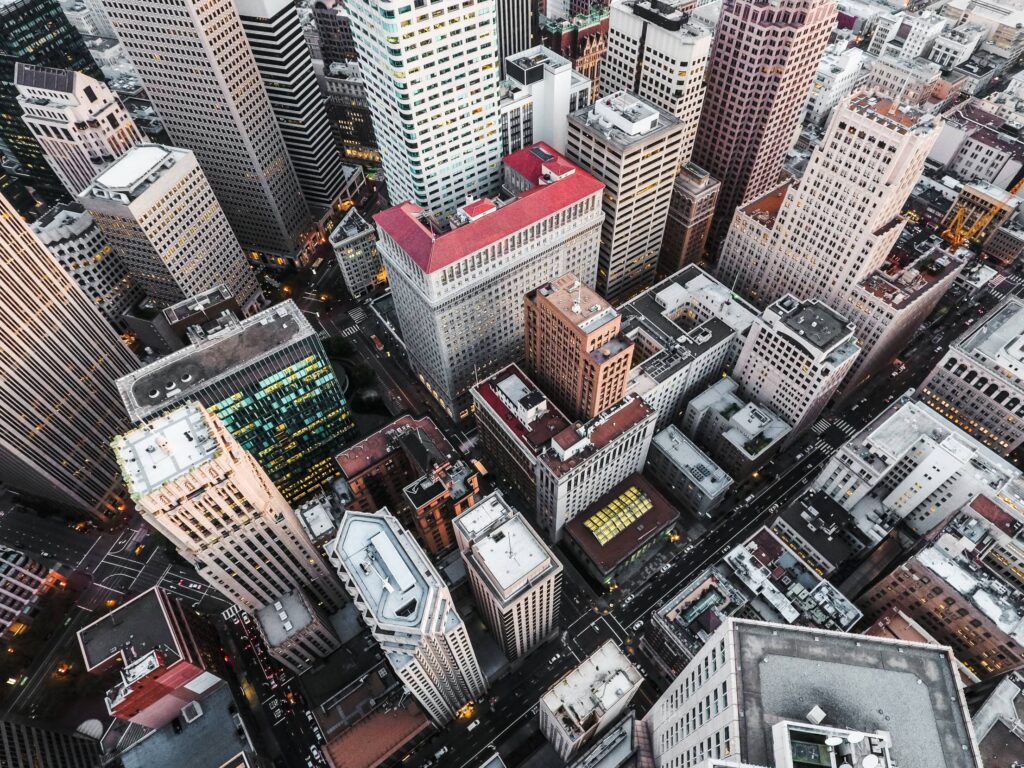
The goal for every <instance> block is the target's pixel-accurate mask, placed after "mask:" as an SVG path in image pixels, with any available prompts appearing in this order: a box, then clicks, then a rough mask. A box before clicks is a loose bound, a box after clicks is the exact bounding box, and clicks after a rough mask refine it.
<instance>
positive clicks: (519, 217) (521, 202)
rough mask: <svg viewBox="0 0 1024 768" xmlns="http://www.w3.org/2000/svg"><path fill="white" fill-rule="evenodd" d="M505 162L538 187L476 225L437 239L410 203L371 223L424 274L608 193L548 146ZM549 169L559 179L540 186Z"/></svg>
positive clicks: (383, 213) (420, 211) (517, 154)
mask: <svg viewBox="0 0 1024 768" xmlns="http://www.w3.org/2000/svg"><path fill="white" fill-rule="evenodd" d="M535 148H536V149H539V150H540V151H541V152H543V153H546V154H549V155H551V156H552V159H551V160H547V161H545V160H544V159H543V157H541V156H540V155H538V154H537V153H535V152H533V150H534V149H535ZM504 163H505V165H506V166H508V167H509V168H510V169H512V170H513V171H515V172H516V173H518V174H519V175H520V176H522V177H524V178H525V179H526V180H527V181H529V182H530V183H532V184H534V185H535V186H534V187H533V188H531V189H528V190H526V191H525V192H523V193H520V194H519V195H518V196H517V197H516V199H515V200H513V201H511V202H509V203H507V204H505V205H503V206H501V207H500V208H498V209H497V210H496V211H494V212H493V213H490V214H488V215H487V216H483V217H482V218H480V219H477V220H476V221H471V222H469V223H468V224H463V225H462V226H460V227H456V228H455V229H452V230H450V231H448V232H444V233H442V234H434V233H432V232H431V231H430V229H429V228H428V227H426V226H425V225H424V224H423V223H421V222H420V220H419V217H420V216H421V215H423V214H424V210H423V209H422V208H420V207H419V206H418V205H416V204H415V203H411V202H404V203H402V204H401V205H397V206H395V207H394V208H389V209H388V210H386V211H381V212H380V213H378V214H377V215H376V216H374V217H373V220H374V221H375V222H376V223H377V226H379V227H380V228H381V230H383V231H384V232H387V233H388V235H390V236H391V238H392V239H393V240H394V241H395V242H396V243H397V244H398V246H399V247H400V248H401V249H402V250H403V251H405V252H406V253H407V254H408V255H409V257H410V258H411V259H412V260H413V261H414V262H416V264H417V265H419V267H420V269H422V270H423V271H424V272H436V271H437V270H439V269H443V268H444V267H447V266H449V265H450V264H454V263H455V262H456V261H458V260H459V259H461V258H463V257H465V256H468V255H469V254H471V253H476V252H477V251H479V250H481V249H483V248H486V247H487V246H488V245H491V244H492V243H495V242H497V241H499V240H502V239H503V238H505V237H508V236H509V235H511V234H514V233H515V232H518V231H520V230H522V229H525V228H526V227H528V226H530V225H531V224H533V223H534V222H537V221H542V220H543V219H545V218H547V217H548V216H550V215H552V214H553V213H555V212H556V211H560V210H562V209H563V208H567V207H568V206H570V205H572V204H574V203H576V202H579V201H580V200H584V199H586V198H587V197H589V196H590V195H593V194H594V193H596V192H600V191H601V190H602V189H604V184H602V183H601V182H600V181H598V180H597V179H596V178H594V177H593V176H591V175H590V174H589V173H587V172H586V171H584V170H583V169H582V168H579V167H577V166H575V165H573V164H572V163H570V162H569V161H568V160H566V159H565V158H564V157H562V156H561V155H559V154H558V153H557V152H555V151H554V150H553V149H551V147H549V146H547V145H546V144H534V145H532V146H530V147H527V148H525V149H521V150H519V151H518V152H514V153H512V154H511V155H509V156H508V157H506V158H505V160H504ZM545 168H546V169H547V170H548V171H549V173H550V174H552V175H554V176H557V177H561V178H558V179H557V180H555V181H553V182H551V183H547V184H540V183H539V182H540V179H541V174H542V171H543V170H544V169H545ZM487 202H489V201H487ZM470 205H471V206H474V205H477V203H473V204H470ZM470 215H475V214H470Z"/></svg>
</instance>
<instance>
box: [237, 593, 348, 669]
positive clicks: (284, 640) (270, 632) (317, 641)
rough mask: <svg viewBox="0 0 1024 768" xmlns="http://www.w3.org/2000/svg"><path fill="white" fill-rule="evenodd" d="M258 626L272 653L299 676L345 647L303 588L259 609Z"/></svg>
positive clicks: (257, 612) (257, 613) (281, 596)
mask: <svg viewBox="0 0 1024 768" xmlns="http://www.w3.org/2000/svg"><path fill="white" fill-rule="evenodd" d="M256 625H257V626H258V627H259V629H260V634H261V635H262V636H263V639H264V641H265V642H266V644H267V651H268V652H269V653H270V655H271V656H273V657H274V658H275V659H277V660H278V661H279V662H281V663H282V664H283V665H284V666H286V667H287V668H288V669H290V670H291V671H292V672H294V673H295V674H297V675H301V674H304V673H306V672H308V671H309V670H310V669H312V668H313V667H314V666H315V665H316V663H317V661H318V660H320V659H324V658H326V657H327V656H329V655H331V654H332V653H333V652H334V651H336V650H338V648H340V647H341V641H340V640H339V639H338V635H337V634H336V633H335V631H334V629H333V627H331V623H330V621H329V620H328V619H327V617H326V616H325V615H324V612H323V611H321V610H320V609H319V608H317V607H316V606H315V605H313V604H312V603H311V602H310V601H309V599H308V598H307V597H306V596H305V595H304V594H302V591H301V590H294V591H292V592H288V593H286V594H283V595H280V596H279V597H278V598H277V600H275V601H274V602H273V603H271V604H270V605H265V606H263V607H262V608H260V609H259V610H258V611H256Z"/></svg>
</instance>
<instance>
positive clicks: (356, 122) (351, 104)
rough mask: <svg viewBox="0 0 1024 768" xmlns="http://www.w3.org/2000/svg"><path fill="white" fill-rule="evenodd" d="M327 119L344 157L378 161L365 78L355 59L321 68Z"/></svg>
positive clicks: (353, 159)
mask: <svg viewBox="0 0 1024 768" xmlns="http://www.w3.org/2000/svg"><path fill="white" fill-rule="evenodd" d="M322 83H323V86H324V89H325V91H326V92H327V119H328V120H329V121H330V123H331V131H333V133H334V140H335V141H336V142H337V143H338V146H339V147H340V148H341V153H342V155H343V156H344V157H345V159H346V160H351V161H353V162H356V163H367V164H373V165H379V164H380V152H378V151H377V137H376V136H375V135H374V133H373V118H372V115H371V112H370V101H369V99H368V98H367V96H366V81H365V80H364V79H363V70H362V68H361V67H360V66H359V62H357V61H342V62H335V63H333V64H331V65H330V66H328V68H327V69H326V71H325V72H324V77H323V81H322Z"/></svg>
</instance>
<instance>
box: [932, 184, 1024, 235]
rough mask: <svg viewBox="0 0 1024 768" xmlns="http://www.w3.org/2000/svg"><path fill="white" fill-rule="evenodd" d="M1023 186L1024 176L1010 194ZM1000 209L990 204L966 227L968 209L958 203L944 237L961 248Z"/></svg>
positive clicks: (982, 228) (988, 222)
mask: <svg viewBox="0 0 1024 768" xmlns="http://www.w3.org/2000/svg"><path fill="white" fill-rule="evenodd" d="M1022 188H1024V178H1022V179H1021V180H1020V181H1018V182H1017V183H1016V184H1014V185H1013V186H1012V187H1010V195H1011V196H1013V195H1016V194H1017V193H1018V192H1019V191H1020V190H1021V189H1022ZM1000 210H1001V209H1000V207H999V206H998V205H992V206H990V207H989V209H988V210H987V211H985V213H983V214H982V215H981V216H979V217H978V218H977V219H975V221H974V223H973V224H972V225H971V226H969V227H967V228H966V229H965V228H964V219H965V218H966V215H967V211H966V208H965V207H964V206H963V205H958V206H957V209H956V212H955V213H954V214H953V218H952V219H951V220H950V222H949V226H948V227H946V229H945V231H943V233H942V239H943V240H945V241H946V242H947V243H949V245H950V247H951V248H952V249H953V250H956V249H957V248H961V247H963V246H965V245H967V243H969V242H971V240H973V239H974V238H975V237H977V236H978V234H979V233H981V232H983V231H984V229H985V227H987V226H988V225H989V224H991V223H992V219H994V218H995V217H996V215H997V214H998V213H999V211H1000Z"/></svg>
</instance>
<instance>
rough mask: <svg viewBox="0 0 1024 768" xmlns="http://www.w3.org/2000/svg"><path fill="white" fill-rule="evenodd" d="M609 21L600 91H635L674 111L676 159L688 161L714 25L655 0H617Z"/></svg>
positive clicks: (609, 92)
mask: <svg viewBox="0 0 1024 768" xmlns="http://www.w3.org/2000/svg"><path fill="white" fill-rule="evenodd" d="M609 23H610V26H609V28H608V52H607V53H606V54H605V56H604V60H603V61H602V62H601V95H602V96H609V95H611V94H613V93H616V92H617V91H625V92H626V93H633V94H635V95H637V96H640V97H641V98H643V99H646V100H647V101H649V102H650V103H651V104H654V105H655V106H657V107H660V108H661V109H663V110H665V111H666V112H668V113H669V114H671V115H673V116H674V117H676V118H677V119H678V120H679V122H680V123H682V125H683V138H682V147H681V149H680V152H679V162H680V164H682V163H688V162H689V161H690V155H691V154H692V153H693V142H694V139H696V137H697V124H698V123H699V121H700V108H701V105H702V104H703V103H704V69H705V67H706V66H707V63H708V57H709V56H710V55H711V40H712V38H713V36H714V29H713V28H712V27H711V26H708V25H707V24H705V23H704V22H703V21H700V20H697V19H692V18H691V17H690V14H689V12H688V11H684V10H680V9H679V8H677V7H675V6H672V5H668V4H666V3H662V2H660V1H659V0H615V1H614V2H613V3H612V4H611V18H610V22H609Z"/></svg>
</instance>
